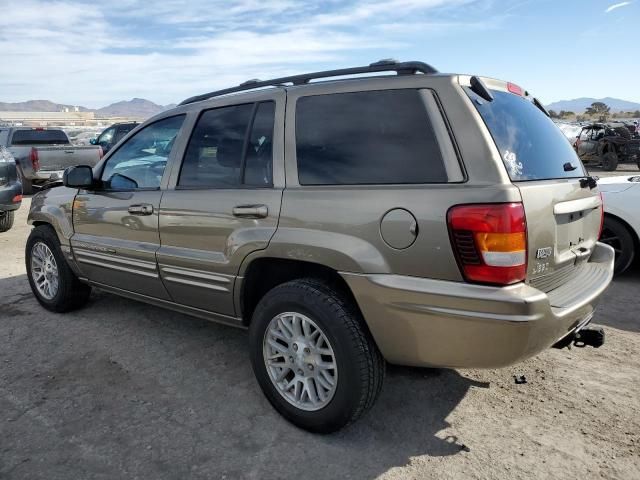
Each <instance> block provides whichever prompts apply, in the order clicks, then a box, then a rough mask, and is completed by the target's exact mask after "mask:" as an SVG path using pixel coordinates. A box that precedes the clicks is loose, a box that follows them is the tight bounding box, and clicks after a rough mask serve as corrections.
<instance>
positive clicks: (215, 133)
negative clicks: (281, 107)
mask: <svg viewBox="0 0 640 480" xmlns="http://www.w3.org/2000/svg"><path fill="white" fill-rule="evenodd" d="M274 112H275V103H274V102H261V103H258V104H243V105H233V106H229V107H221V108H215V109H212V110H207V111H205V112H203V113H202V115H201V116H200V118H199V119H198V123H197V124H196V126H195V128H194V130H193V134H192V135H191V139H190V140H189V145H188V146H187V151H186V153H185V156H184V161H183V163H182V169H181V172H180V177H179V179H178V184H177V187H178V188H180V187H183V188H234V187H238V186H240V185H251V186H258V187H265V186H270V185H271V182H272V172H271V168H272V144H273V122H274Z"/></svg>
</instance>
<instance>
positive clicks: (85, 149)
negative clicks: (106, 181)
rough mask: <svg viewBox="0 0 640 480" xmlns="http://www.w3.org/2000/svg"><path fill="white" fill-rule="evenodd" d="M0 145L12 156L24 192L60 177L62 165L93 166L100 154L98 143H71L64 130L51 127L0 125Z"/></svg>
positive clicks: (65, 166)
mask: <svg viewBox="0 0 640 480" xmlns="http://www.w3.org/2000/svg"><path fill="white" fill-rule="evenodd" d="M0 146H4V147H6V148H7V149H8V150H9V151H10V152H11V154H12V155H13V157H14V158H15V160H16V164H17V170H18V176H19V177H20V181H21V182H22V190H23V191H24V193H25V194H30V193H33V187H34V186H35V187H38V186H40V185H42V184H44V183H46V182H49V181H54V180H61V179H62V173H63V172H64V170H65V168H67V167H71V166H74V165H91V166H93V165H95V164H96V163H98V161H99V160H100V159H101V158H102V155H103V152H102V148H101V147H100V146H98V145H95V146H94V145H88V146H75V145H71V142H70V141H69V137H68V136H67V134H66V133H65V132H64V131H63V130H60V129H54V128H41V127H37V128H32V127H5V128H2V127H0Z"/></svg>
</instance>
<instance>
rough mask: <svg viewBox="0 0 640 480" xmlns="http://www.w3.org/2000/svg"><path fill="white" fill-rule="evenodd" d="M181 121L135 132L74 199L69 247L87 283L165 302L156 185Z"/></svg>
mask: <svg viewBox="0 0 640 480" xmlns="http://www.w3.org/2000/svg"><path fill="white" fill-rule="evenodd" d="M184 118H185V116H184V115H178V116H174V117H169V118H164V119H162V120H159V121H157V122H154V123H152V124H150V125H148V126H147V127H145V128H144V129H142V130H140V131H139V132H138V133H136V134H135V135H134V136H133V137H131V138H130V139H128V140H127V141H126V142H125V143H124V144H122V145H121V146H120V147H119V148H118V150H116V151H115V152H114V153H113V154H112V155H110V156H109V157H108V158H107V160H106V161H105V163H104V164H102V166H101V168H99V171H98V172H94V174H97V175H99V176H100V179H99V182H97V183H98V187H96V189H95V190H93V191H86V190H80V191H79V192H78V194H77V195H76V198H75V201H74V202H73V225H74V235H73V237H72V238H71V246H72V248H73V253H74V255H75V258H76V261H77V262H78V265H79V268H80V270H81V272H82V274H83V275H84V276H86V277H87V278H88V279H89V280H91V281H93V282H96V283H99V284H103V285H106V286H110V287H116V288H119V289H123V290H126V291H129V292H135V293H139V294H142V295H146V296H149V297H154V298H160V299H166V300H168V299H169V295H168V293H167V291H166V289H165V288H164V286H163V284H162V281H161V280H160V276H159V273H158V265H157V262H156V251H157V250H158V248H159V245H160V238H159V234H158V211H159V207H160V197H161V195H162V191H161V189H160V185H161V183H162V179H163V176H164V174H165V170H166V165H167V162H168V160H169V159H170V157H171V153H172V150H173V144H174V140H175V138H176V137H177V136H178V134H179V132H180V129H181V127H182V124H183V122H184Z"/></svg>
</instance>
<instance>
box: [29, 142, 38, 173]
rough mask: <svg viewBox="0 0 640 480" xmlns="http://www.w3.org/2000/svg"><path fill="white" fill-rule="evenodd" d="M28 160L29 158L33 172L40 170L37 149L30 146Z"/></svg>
mask: <svg viewBox="0 0 640 480" xmlns="http://www.w3.org/2000/svg"><path fill="white" fill-rule="evenodd" d="M29 160H31V167H32V168H33V171H34V172H37V171H38V170H40V160H39V159H38V150H36V149H35V148H34V147H31V153H29Z"/></svg>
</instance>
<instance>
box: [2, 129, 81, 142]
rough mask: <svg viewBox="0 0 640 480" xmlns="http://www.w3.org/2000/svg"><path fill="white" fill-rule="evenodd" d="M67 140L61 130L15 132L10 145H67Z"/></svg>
mask: <svg viewBox="0 0 640 480" xmlns="http://www.w3.org/2000/svg"><path fill="white" fill-rule="evenodd" d="M67 144H69V139H68V138H67V135H66V134H65V133H64V132H63V131H62V130H16V131H15V132H13V137H12V138H11V145H67Z"/></svg>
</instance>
